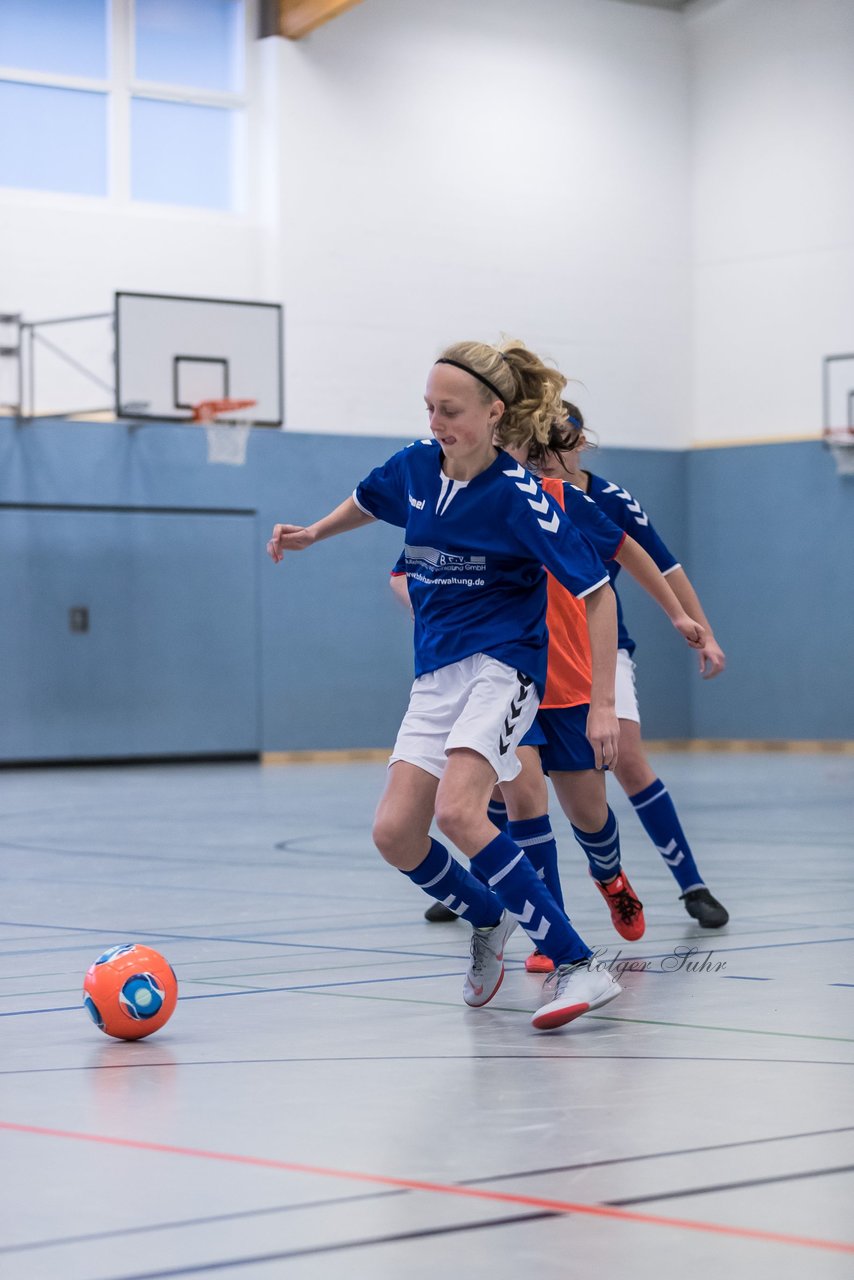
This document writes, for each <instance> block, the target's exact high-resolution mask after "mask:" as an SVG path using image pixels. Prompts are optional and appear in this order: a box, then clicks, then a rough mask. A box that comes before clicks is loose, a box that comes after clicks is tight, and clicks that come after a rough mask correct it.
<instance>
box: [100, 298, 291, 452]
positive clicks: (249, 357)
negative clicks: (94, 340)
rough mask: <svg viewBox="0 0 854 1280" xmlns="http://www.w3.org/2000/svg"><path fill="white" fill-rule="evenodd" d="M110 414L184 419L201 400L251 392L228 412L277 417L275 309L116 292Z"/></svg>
mask: <svg viewBox="0 0 854 1280" xmlns="http://www.w3.org/2000/svg"><path fill="white" fill-rule="evenodd" d="M115 326H116V415H117V416H118V417H120V418H143V419H149V420H153V421H157V422H170V421H171V422H182V421H190V420H191V418H192V411H193V406H194V405H196V404H198V403H199V402H200V401H203V400H222V399H224V398H231V399H241V400H243V399H251V400H253V401H255V407H254V408H251V409H244V410H241V411H237V412H235V414H234V417H235V418H236V419H238V420H240V419H242V420H244V421H246V422H251V423H252V425H253V426H258V427H279V426H281V425H282V422H283V419H284V405H283V400H284V393H283V377H282V359H283V341H282V308H281V306H279V305H278V304H277V303H270V302H242V301H237V300H235V299H231V298H189V297H181V296H179V295H171V294H158V293H125V292H120V293H117V294H116V295H115Z"/></svg>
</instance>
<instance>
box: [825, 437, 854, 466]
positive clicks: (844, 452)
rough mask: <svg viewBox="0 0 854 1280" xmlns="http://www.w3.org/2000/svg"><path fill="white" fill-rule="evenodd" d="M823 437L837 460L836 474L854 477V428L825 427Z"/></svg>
mask: <svg viewBox="0 0 854 1280" xmlns="http://www.w3.org/2000/svg"><path fill="white" fill-rule="evenodd" d="M822 437H823V439H824V443H825V445H826V447H827V448H828V449H829V450H830V452H831V453H832V454H833V456H834V458H835V460H836V474H837V475H838V476H854V427H825V429H824V431H823V432H822Z"/></svg>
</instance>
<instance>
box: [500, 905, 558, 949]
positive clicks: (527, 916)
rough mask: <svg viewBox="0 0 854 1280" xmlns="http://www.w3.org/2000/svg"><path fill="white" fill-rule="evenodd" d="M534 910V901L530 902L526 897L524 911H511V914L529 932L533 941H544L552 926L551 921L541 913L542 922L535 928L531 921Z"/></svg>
mask: <svg viewBox="0 0 854 1280" xmlns="http://www.w3.org/2000/svg"><path fill="white" fill-rule="evenodd" d="M534 910H535V908H534V904H533V903H532V902H528V900H527V899H526V900H525V907H524V910H523V911H521V912H518V911H511V912H510V914H511V915H512V916H513V917H514V918H515V919H516V920H518V921H519V923H520V925H521V926H522V928H523V929H524V930H525V932H526V933H527V935H528V937H529V938H530V939H531V941H532V942H542V940H543V938H544V937H545V936H546V934H547V933H548V931H549V929H550V928H551V927H552V926H551V921H550V920H547V919H546V918H545V916H542V915H541V916H540V923H539V924H538V925H537V926H536V928H534V926H533V925H532V924H531V921H532V920H533V918H534Z"/></svg>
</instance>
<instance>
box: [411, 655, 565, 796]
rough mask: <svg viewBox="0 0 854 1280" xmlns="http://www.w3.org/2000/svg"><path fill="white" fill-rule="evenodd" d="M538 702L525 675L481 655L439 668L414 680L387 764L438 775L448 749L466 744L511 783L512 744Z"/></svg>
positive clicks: (514, 760)
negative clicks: (402, 763) (401, 764)
mask: <svg viewBox="0 0 854 1280" xmlns="http://www.w3.org/2000/svg"><path fill="white" fill-rule="evenodd" d="M539 702H540V696H539V694H538V693H537V689H536V686H535V684H534V682H533V680H531V678H530V677H529V676H524V675H522V674H521V673H520V672H518V671H514V670H513V668H512V667H508V666H506V665H505V663H503V662H499V661H498V659H497V658H488V657H487V656H486V654H484V653H476V654H474V655H473V656H472V657H471V658H463V659H462V660H461V661H460V662H454V663H451V665H450V666H448V667H440V668H439V670H438V671H431V672H429V673H428V674H427V675H425V676H419V677H418V679H417V680H416V681H415V683H414V684H413V686H412V691H411V693H410V695H409V707H408V708H407V712H406V715H405V716H404V717H403V723H402V724H401V726H400V730H399V731H398V735H397V741H396V742H395V744H394V750H393V752H392V754H391V758H390V760H389V764H390V765H392V764H394V763H395V761H397V760H405V761H406V762H407V764H414V765H417V766H418V767H419V769H424V770H425V771H426V772H427V773H431V774H432V775H433V777H434V778H441V776H442V774H443V773H444V771H445V766H446V765H447V763H448V756H447V753H448V752H449V751H451V750H452V749H453V748H455V747H467V748H468V749H469V750H471V751H477V752H478V754H479V755H482V756H483V757H484V758H485V759H486V760H488V761H489V763H490V764H491V765H492V767H493V769H494V770H495V772H496V775H497V777H498V781H499V782H511V781H512V780H513V778H515V777H516V775H517V773H518V772H519V770H520V768H521V765H520V764H519V761H518V759H517V758H516V747H517V746H518V745H519V743H520V742H521V741H522V738H523V737H524V736H525V734H526V733H527V732H528V730H529V729H530V727H531V725H532V723H533V720H534V716H535V715H536V714H537V707H538V706H539Z"/></svg>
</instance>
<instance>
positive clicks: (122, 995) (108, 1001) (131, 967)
mask: <svg viewBox="0 0 854 1280" xmlns="http://www.w3.org/2000/svg"><path fill="white" fill-rule="evenodd" d="M177 1000H178V980H177V978H176V977H175V970H174V969H173V968H172V966H171V964H170V963H169V961H168V960H166V959H164V957H163V956H162V955H161V954H160V952H159V951H153V950H152V949H151V947H141V946H140V945H139V944H138V943H136V942H127V943H125V944H124V946H120V947H111V948H110V950H109V951H105V952H104V954H103V955H102V956H98V959H97V960H96V961H95V963H94V964H92V965H90V966H89V968H88V969H87V970H86V977H85V978H84V979H83V1007H84V1008H85V1009H86V1011H87V1013H88V1014H89V1016H90V1018H91V1019H92V1021H93V1022H94V1023H95V1026H96V1027H98V1028H99V1029H100V1030H101V1031H103V1032H104V1034H105V1035H108V1036H115V1037H116V1039H117V1040H141V1039H142V1037H143V1036H150V1035H151V1033H152V1031H157V1030H158V1029H159V1028H160V1027H162V1026H163V1025H164V1023H166V1022H168V1021H169V1019H170V1018H171V1017H172V1014H173V1013H174V1011H175V1004H176V1002H177Z"/></svg>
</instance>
